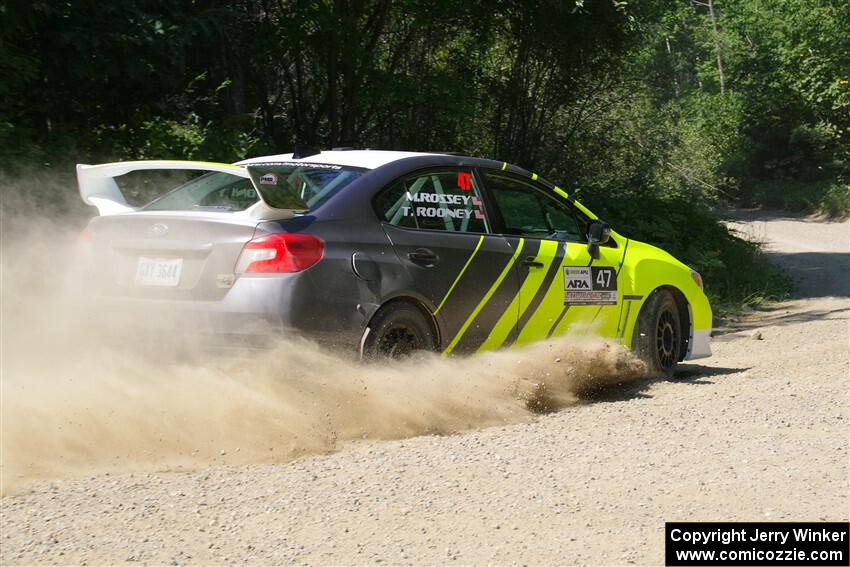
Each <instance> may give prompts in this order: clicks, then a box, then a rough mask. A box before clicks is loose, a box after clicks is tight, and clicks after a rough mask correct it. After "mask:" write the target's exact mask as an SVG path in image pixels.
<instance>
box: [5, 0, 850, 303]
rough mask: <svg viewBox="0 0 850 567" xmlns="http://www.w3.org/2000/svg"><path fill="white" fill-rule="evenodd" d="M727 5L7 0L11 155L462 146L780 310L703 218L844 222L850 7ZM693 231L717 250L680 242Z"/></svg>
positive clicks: (737, 0) (794, 0)
mask: <svg viewBox="0 0 850 567" xmlns="http://www.w3.org/2000/svg"><path fill="white" fill-rule="evenodd" d="M713 7H714V11H715V14H714V15H715V21H712V17H711V14H710V13H709V11H708V10H707V3H706V2H695V1H693V0H690V1H688V0H682V1H680V2H669V1H665V0H644V1H641V2H628V3H627V2H624V1H621V0H598V1H593V2H590V1H587V0H575V1H570V2H562V1H559V0H495V1H494V2H489V3H485V2H467V1H462V0H333V1H331V0H318V1H315V2H304V1H301V0H281V1H279V2H273V3H268V2H265V3H262V2H261V3H257V2H225V1H224V0H200V1H198V0H168V1H167V2H166V1H165V0H116V1H114V2H110V3H106V4H104V3H96V2H93V1H92V0H68V1H67V2H58V3H57V2H46V1H43V0H41V1H35V2H21V1H18V0H13V1H11V2H7V3H4V4H2V5H0V16H2V17H0V77H2V79H0V100H3V101H4V104H3V105H0V160H2V161H0V163H2V164H3V165H2V168H3V169H6V170H15V169H20V168H22V167H25V166H26V164H29V163H38V164H45V163H57V162H64V161H66V160H71V159H74V160H76V161H88V162H96V161H105V160H116V159H133V158H183V159H205V160H220V161H230V160H236V159H240V158H243V157H247V156H250V155H258V154H263V153H272V152H283V151H288V150H290V149H291V148H292V146H293V144H295V143H306V144H311V145H314V146H317V147H322V148H328V147H333V146H338V145H346V146H359V147H376V148H392V149H411V150H437V151H440V150H450V151H460V152H466V153H470V154H474V155H483V156H488V157H492V158H495V159H500V160H507V161H511V162H514V163H518V164H520V165H523V166H525V167H527V168H530V169H533V170H535V171H537V172H539V173H541V174H544V175H546V176H548V177H550V178H552V179H554V180H556V181H557V182H558V183H559V184H560V185H562V186H564V187H567V188H568V190H570V192H572V193H575V192H576V191H578V193H579V195H580V197H586V198H587V199H588V200H589V201H591V202H592V203H594V204H595V206H596V207H597V208H600V209H606V208H608V209H610V214H611V215H612V217H611V218H612V220H614V221H616V222H618V223H623V224H622V226H623V227H625V229H624V232H626V233H629V231H633V232H632V236H635V237H638V238H641V237H646V238H647V239H648V240H650V241H652V242H655V243H658V244H661V245H663V246H664V247H665V248H667V249H670V250H672V251H674V253H676V254H677V255H679V256H681V257H682V259H684V260H686V261H689V262H692V263H694V265H696V266H698V267H700V268H701V269H702V270H703V271H704V272H706V274H705V275H706V280H707V281H708V282H709V289H713V290H715V291H712V293H715V294H718V293H719V294H720V295H717V296H716V297H717V298H723V297H726V298H732V297H735V298H737V299H738V300H740V299H742V298H743V297H744V295H742V294H749V293H751V292H752V293H755V292H756V291H758V289H761V290H762V292H763V294H766V295H767V296H772V295H776V294H777V293H778V292H776V289H779V288H778V287H776V286H777V285H778V284H775V282H774V280H773V279H771V278H773V276H769V277H768V276H765V277H766V278H767V279H766V280H765V281H763V282H762V283H757V282H756V281H755V280H753V281H739V280H735V279H734V278H736V277H739V276H738V275H732V273H733V272H734V274H740V273H746V272H750V273H752V272H753V270H749V271H747V270H742V269H741V267H742V266H743V263H745V262H751V263H753V265H759V266H760V264H759V263H760V262H761V261H762V260H761V259H759V257H758V255H757V252H756V251H755V250H754V249H753V248H752V247H751V246H750V245H746V244H743V243H741V242H739V241H737V240H735V239H734V237H732V236H730V235H729V234H728V233H727V232H723V229H722V228H721V227H719V225H718V224H717V223H716V222H715V221H714V220H712V218H711V217H710V215H708V213H706V210H707V208H709V207H712V206H717V205H724V204H739V203H743V204H746V205H769V206H782V207H794V208H805V209H809V210H817V209H820V210H824V211H827V212H829V214H833V215H840V214H846V213H847V212H848V197H847V190H846V187H847V183H846V181H847V180H848V179H850V74H849V73H850V33H848V30H850V3H848V2H847V1H846V0H713ZM718 59H719V60H718ZM721 68H722V69H723V84H724V86H725V88H724V89H723V91H722V92H721V88H720V85H721ZM617 203H628V204H629V207H631V208H632V209H633V210H634V216H633V217H630V216H629V215H627V214H625V213H624V212H623V211H627V210H629V209H622V210H621V209H618V208H617V205H616V204H617ZM643 203H646V204H643ZM655 206H658V207H661V208H658V209H654V208H653V207H655ZM677 215H678V216H677ZM688 219H690V220H688ZM688 223H691V224H693V223H700V224H701V226H702V224H704V227H703V228H704V232H705V235H706V236H705V238H704V239H696V240H693V241H689V240H687V238H685V239H684V240H683V237H682V233H683V230H682V229H683V228H684V227H687V226H688ZM684 232H687V231H684ZM686 242H687V244H686ZM757 271H760V270H757ZM765 273H767V272H765ZM714 277H717V278H719V279H718V282H720V281H723V282H725V283H714V282H713V281H712V278H714ZM740 277H743V276H740ZM728 278H733V279H731V280H730V279H728ZM771 282H773V283H771ZM762 284H764V285H763V286H762ZM735 286H738V287H737V288H736V287H735ZM759 286H761V287H759ZM764 290H767V291H764ZM771 294H772V295H771Z"/></svg>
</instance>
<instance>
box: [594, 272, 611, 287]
mask: <svg viewBox="0 0 850 567" xmlns="http://www.w3.org/2000/svg"><path fill="white" fill-rule="evenodd" d="M596 283H597V284H598V285H601V286H603V287H609V286H610V285H611V270H599V272H597V273H596Z"/></svg>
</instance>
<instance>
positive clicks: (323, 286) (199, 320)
mask: <svg viewBox="0 0 850 567" xmlns="http://www.w3.org/2000/svg"><path fill="white" fill-rule="evenodd" d="M152 170H166V171H167V172H168V173H169V174H171V173H175V172H178V170H182V171H183V172H187V171H188V172H191V178H189V179H188V181H186V182H185V183H182V184H179V185H178V186H177V187H176V188H174V189H172V190H170V191H167V192H164V194H162V195H161V196H159V197H156V198H153V199H152V200H149V201H147V200H145V199H143V200H142V202H135V203H134V202H133V199H132V198H131V197H132V196H131V195H129V194H128V193H129V192H131V191H130V190H129V189H128V185H127V184H126V183H125V182H124V180H125V176H127V174H128V173H130V172H139V171H144V172H145V173H147V172H151V171H152ZM77 176H78V181H79V188H80V193H81V196H82V198H83V200H84V201H85V202H86V203H88V204H90V205H93V206H94V207H96V208H97V209H98V212H99V216H96V217H94V218H93V219H92V220H91V222H90V224H89V225H88V227H87V229H86V230H85V233H84V236H85V238H84V240H85V242H86V243H87V245H88V246H89V248H90V251H91V254H92V256H93V257H94V258H95V259H96V261H95V262H93V264H92V265H93V270H94V271H93V272H92V274H93V276H94V278H93V279H94V282H95V284H94V285H95V288H96V295H97V296H98V297H99V298H100V300H101V301H103V302H105V303H110V304H121V305H124V306H135V307H137V308H139V309H140V310H141V311H142V312H143V313H144V317H143V319H144V320H151V319H156V318H158V317H154V316H153V315H152V314H154V313H163V314H168V315H169V316H171V317H174V316H175V315H179V316H180V317H182V319H184V320H185V321H188V322H189V324H190V328H191V329H193V332H197V333H208V334H210V335H218V336H224V337H230V338H232V339H233V340H235V338H236V337H239V338H240V339H241V338H245V337H250V338H255V337H267V336H270V335H271V336H277V335H283V336H286V335H287V334H298V335H300V336H306V337H309V338H312V339H315V340H317V341H319V342H321V343H326V344H331V345H335V346H343V347H345V348H349V349H352V350H354V349H356V351H357V352H359V353H360V355H361V356H364V357H374V356H389V357H397V356H402V355H405V354H408V353H410V352H411V351H414V350H434V351H438V352H440V353H442V355H443V356H448V355H453V354H455V353H469V352H475V351H482V350H488V349H502V348H512V347H516V346H518V345H523V344H526V343H529V342H531V341H537V340H540V339H546V338H549V337H555V336H560V335H565V334H576V335H580V334H593V335H599V336H602V337H608V338H610V339H614V340H617V341H621V342H622V343H623V344H624V345H625V346H627V347H631V348H632V349H634V350H635V351H636V352H638V353H639V354H640V356H641V357H643V358H644V359H645V360H646V361H647V363H648V364H649V366H650V369H651V370H652V371H654V372H656V373H660V374H665V375H670V374H672V372H673V370H674V369H675V367H676V364H677V363H678V362H679V361H682V360H686V359H696V358H701V357H706V356H709V355H710V354H711V353H710V349H709V336H710V333H711V308H710V306H709V302H708V300H707V298H706V296H705V294H704V293H703V284H702V279H701V277H700V275H699V274H698V273H697V272H695V271H694V270H692V269H690V268H689V267H688V266H686V265H684V264H682V263H681V262H679V261H678V260H676V259H675V258H673V257H672V256H671V255H670V254H668V253H666V252H664V251H663V250H660V249H658V248H655V247H653V246H650V245H648V244H644V243H642V242H638V241H636V240H632V239H629V238H627V237H625V236H622V235H620V234H618V233H617V232H616V231H614V230H612V229H611V228H610V227H609V226H608V224H606V223H605V222H603V221H602V220H600V219H599V218H597V216H596V215H595V214H593V213H592V212H591V211H589V210H588V209H587V208H585V207H584V206H583V205H582V204H581V203H579V202H578V201H576V200H575V199H573V198H571V197H570V195H569V194H568V193H567V192H566V191H565V190H563V189H561V188H560V187H557V186H555V185H553V184H551V183H549V182H547V181H546V180H544V179H542V178H540V177H538V176H537V175H536V174H534V173H531V172H528V171H526V170H524V169H521V168H519V167H516V166H514V165H511V164H508V163H503V162H497V161H492V160H487V159H480V158H474V157H465V156H457V155H450V154H436V153H433V154H432V153H412V152H397V151H376V150H334V151H321V152H317V151H309V150H299V151H296V152H295V153H294V154H283V155H273V156H266V157H260V158H255V159H249V160H246V161H243V162H240V163H237V164H232V165H231V164H222V163H206V162H184V161H136V162H121V163H112V164H104V165H93V166H92V165H78V166H77ZM133 195H135V196H136V198H138V195H137V194H136V193H133ZM140 320H141V319H140Z"/></svg>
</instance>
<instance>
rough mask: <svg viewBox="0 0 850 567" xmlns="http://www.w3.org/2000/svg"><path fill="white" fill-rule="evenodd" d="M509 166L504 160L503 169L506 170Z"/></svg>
mask: <svg viewBox="0 0 850 567" xmlns="http://www.w3.org/2000/svg"><path fill="white" fill-rule="evenodd" d="M507 168H508V162H504V163H503V164H502V171H505V170H506V169H507Z"/></svg>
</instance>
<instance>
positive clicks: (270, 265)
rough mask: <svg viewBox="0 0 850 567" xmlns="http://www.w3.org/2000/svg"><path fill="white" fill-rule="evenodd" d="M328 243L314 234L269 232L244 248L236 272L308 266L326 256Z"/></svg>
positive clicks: (279, 270)
mask: <svg viewBox="0 0 850 567" xmlns="http://www.w3.org/2000/svg"><path fill="white" fill-rule="evenodd" d="M324 251H325V243H324V242H322V241H321V240H319V239H318V238H316V237H315V236H312V235H310V234H290V233H285V232H284V233H279V234H267V235H266V236H261V237H260V238H255V239H254V240H251V241H250V242H248V243H247V244H245V247H244V248H242V254H240V255H239V261H237V262H236V273H237V274H245V273H261V274H268V273H285V272H300V271H301V270H306V269H307V268H309V267H310V266H312V265H313V264H315V263H316V262H318V261H319V260H321V259H322V254H324Z"/></svg>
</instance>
